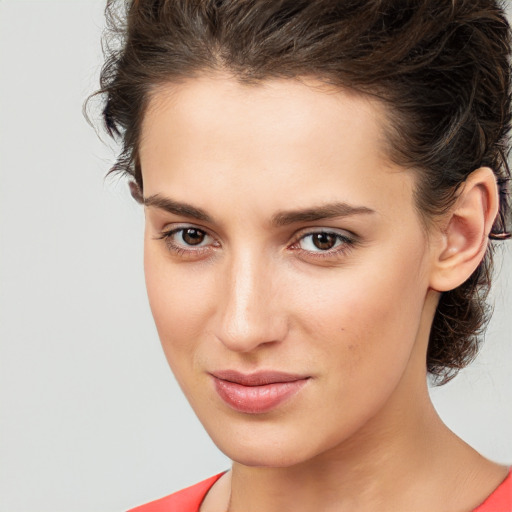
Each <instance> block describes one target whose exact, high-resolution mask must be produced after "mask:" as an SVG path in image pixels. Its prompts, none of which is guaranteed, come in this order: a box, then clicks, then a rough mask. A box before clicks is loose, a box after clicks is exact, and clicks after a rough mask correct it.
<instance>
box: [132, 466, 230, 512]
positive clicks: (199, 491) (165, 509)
mask: <svg viewBox="0 0 512 512" xmlns="http://www.w3.org/2000/svg"><path fill="white" fill-rule="evenodd" d="M223 474H224V473H220V474H218V475H215V476H212V477H210V478H207V479H206V480H203V481H202V482H199V483H198V484H195V485H192V486H191V487H187V488H186V489H182V490H181V491H178V492H175V493H174V494H171V495H169V496H165V497H164V498H160V499H159V500H155V501H152V502H150V503H146V504H145V505H141V506H140V507H136V508H133V509H130V510H129V511H128V512H198V511H199V506H200V505H201V502H202V501H203V499H204V497H205V496H206V493H207V492H208V491H209V490H210V489H211V487H212V486H213V484H214V483H215V482H216V481H217V480H218V479H219V478H220V477H221V476H222V475H223Z"/></svg>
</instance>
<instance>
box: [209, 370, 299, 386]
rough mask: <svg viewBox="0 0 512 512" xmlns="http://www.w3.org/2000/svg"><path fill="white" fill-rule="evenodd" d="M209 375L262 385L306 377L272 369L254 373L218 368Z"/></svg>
mask: <svg viewBox="0 0 512 512" xmlns="http://www.w3.org/2000/svg"><path fill="white" fill-rule="evenodd" d="M211 375H213V376H214V377H216V378H217V379H221V380H226V381H228V382H234V383H236V384H240V385H242V386H264V385H265V384H275V383H278V382H294V381H296V380H304V379H308V378H309V376H308V375H298V374H293V373H286V372H280V371H274V370H266V371H259V372H254V373H241V372H239V371H236V370H219V371H215V372H212V373H211Z"/></svg>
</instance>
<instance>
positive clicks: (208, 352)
mask: <svg viewBox="0 0 512 512" xmlns="http://www.w3.org/2000/svg"><path fill="white" fill-rule="evenodd" d="M384 116H385V114H384V113H383V110H382V109H381V107H380V106H379V104H378V103H375V102H372V101H371V100H369V99H365V98H362V97H361V96H357V95H355V94H349V93H347V92H343V91H340V90H336V91H335V90H333V89H330V90H328V89H327V88H326V87H325V86H324V87H320V83H317V82H313V81H309V82H299V81H296V80H284V79H283V80H272V81H268V82H265V83H264V84H263V85H258V86H247V85H240V84H238V83H236V82H235V81H234V80H232V79H230V78H228V77H224V76H221V75H218V76H214V77H209V78H207V77H204V78H198V79H193V80H190V81H188V82H185V83H182V84H180V85H166V86H161V87H160V88H159V89H157V90H156V91H155V92H154V94H153V96H152V99H151V101H150V104H149V108H148V111H147V114H146V116H145V119H144V123H143V129H142V141H141V146H140V157H141V164H142V172H143V181H144V198H145V203H146V209H145V210H146V234H145V272H146V281H147V289H148V294H149V300H150V304H151V309H152V312H153V315H154V318H155V322H156V326H157V329H158V332H159V335H160V338H161V342H162V346H163V349H164V351H165V354H166V356H167V359H168V361H169V364H170V366H171V368H172V370H173V372H174V374H175V376H176V378H177V380H178V382H179V384H180V385H181V387H182V389H183V391H184V393H185V394H186V396H187V398H188V400H189V401H190V403H191V405H192V407H193V408H194V410H195V412H196V414H197V415H198V417H199V419H200V420H201V422H202V423H203V425H204V426H205V428H206V430H207V431H208V433H209V434H210V436H211V437H212V439H213V440H214V441H215V443H216V444H217V445H218V446H219V447H220V449H221V450H223V451H224V452H225V453H226V454H227V455H228V456H229V457H231V458H232V459H234V460H236V461H238V462H240V463H243V464H247V465H262V466H288V465H292V464H296V463H299V462H302V461H305V460H308V459H311V458H313V457H315V456H317V455H319V454H321V453H325V452H329V450H331V449H334V448H336V447H338V448H339V447H342V446H344V445H347V443H348V442H349V440H351V439H352V440H354V439H356V438H357V436H358V435H360V434H362V433H363V432H364V431H367V432H368V431H371V427H370V426H371V425H374V427H375V428H377V425H379V424H380V425H381V426H382V425H383V424H384V423H385V420H384V418H390V417H395V418H396V417H397V413H399V411H400V414H402V415H403V414H406V409H407V408H411V409H413V408H414V403H415V402H414V394H415V393H417V392H418V385H419V384H418V383H419V382H421V383H422V384H424V382H425V350H426V339H427V338H428V328H429V326H430V321H431V319H432V318H431V317H432V314H433V309H434V308H433V307H432V306H431V305H429V303H431V302H433V301H430V302H429V299H427V298H428V297H429V296H430V294H431V293H433V292H429V272H430V265H431V263H430V260H431V259H432V258H431V256H429V254H430V251H429V246H428V244H427V239H426V236H425V233H424V229H423V225H422V223H421V221H420V218H419V216H418V214H417V212H416V210H415V207H414V200H413V187H414V175H413V174H412V172H411V171H406V170H404V169H400V168H398V167H396V166H394V165H392V164H391V163H389V162H388V161H387V159H386V155H385V141H384V138H383V133H382V126H383V122H384ZM405 406H407V408H405ZM404 408H405V409H404ZM391 410H393V411H394V413H393V414H390V411H391ZM386 421H387V420H386Z"/></svg>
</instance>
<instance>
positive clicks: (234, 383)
mask: <svg viewBox="0 0 512 512" xmlns="http://www.w3.org/2000/svg"><path fill="white" fill-rule="evenodd" d="M211 375H212V377H213V381H214V384H215V390H216V391H217V393H218V395H219V396H220V398H221V399H222V400H223V401H224V402H225V403H226V404H227V405H228V406H229V407H231V408H232V409H234V410H235V411H238V412H244V413H249V414H261V413H265V412H269V411H271V410H272V409H275V408H276V407H278V406H279V405H280V404H282V403H283V402H285V401H286V400H288V399H289V398H291V397H292V396H294V395H295V394H297V393H298V392H299V391H300V390H301V389H302V388H303V387H304V385H305V384H306V382H307V381H308V380H309V377H307V376H302V375H292V374H289V373H282V372H258V373H253V374H242V373H239V372H236V371H233V370H226V371H219V372H215V373H212V374H211Z"/></svg>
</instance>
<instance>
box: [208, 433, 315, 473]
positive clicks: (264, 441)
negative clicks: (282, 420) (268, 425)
mask: <svg viewBox="0 0 512 512" xmlns="http://www.w3.org/2000/svg"><path fill="white" fill-rule="evenodd" d="M258 434H259V435H258ZM211 437H212V439H213V441H214V443H215V444H216V446H217V447H218V448H219V450H221V451H222V452H223V453H224V454H225V455H226V456H227V457H229V458H230V459H231V460H232V461H233V462H236V463H238V464H242V465H244V466H249V467H267V468H286V467H291V466H295V465H297V464H301V463H303V462H305V461H306V460H309V459H311V458H313V457H315V455H318V452H320V451H322V450H320V449H318V450H317V449H315V448H316V447H315V446H312V445H309V444H308V443H305V442H304V440H297V439H296V438H294V437H293V436H291V435H288V436H286V435H283V434H281V435H275V436H272V437H269V436H264V435H261V432H260V433H253V435H252V436H250V438H248V436H245V438H244V436H240V435H237V434H236V433H232V434H231V435H229V434H228V435H222V436H215V435H211Z"/></svg>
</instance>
